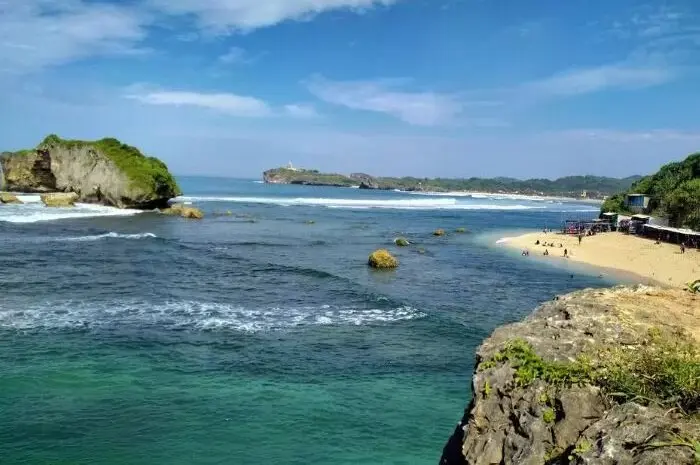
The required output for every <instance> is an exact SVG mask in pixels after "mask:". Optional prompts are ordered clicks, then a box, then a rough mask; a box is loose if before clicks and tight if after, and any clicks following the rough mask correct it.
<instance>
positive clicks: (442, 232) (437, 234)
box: [433, 229, 445, 237]
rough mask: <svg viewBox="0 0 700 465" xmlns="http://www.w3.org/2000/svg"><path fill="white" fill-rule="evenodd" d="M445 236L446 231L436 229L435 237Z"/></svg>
mask: <svg viewBox="0 0 700 465" xmlns="http://www.w3.org/2000/svg"><path fill="white" fill-rule="evenodd" d="M444 235H445V230H444V229H436V230H435V231H433V236H438V237H440V236H444Z"/></svg>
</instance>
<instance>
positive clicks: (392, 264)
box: [367, 249, 399, 269]
mask: <svg viewBox="0 0 700 465" xmlns="http://www.w3.org/2000/svg"><path fill="white" fill-rule="evenodd" d="M367 264H368V265H369V266H370V267H372V268H377V269H390V268H396V267H398V266H399V261H398V260H397V259H396V257H394V256H393V255H391V254H390V253H389V251H388V250H386V249H379V250H375V251H374V252H372V253H371V254H370V256H369V261H368V262H367Z"/></svg>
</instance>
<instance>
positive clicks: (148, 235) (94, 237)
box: [54, 232, 158, 242]
mask: <svg viewBox="0 0 700 465" xmlns="http://www.w3.org/2000/svg"><path fill="white" fill-rule="evenodd" d="M156 237H158V236H156V235H155V234H153V233H138V234H119V233H116V232H108V233H105V234H95V235H92V236H79V237H61V238H57V239H54V240H56V241H65V242H92V241H99V240H100V239H153V238H156Z"/></svg>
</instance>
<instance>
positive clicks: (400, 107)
mask: <svg viewBox="0 0 700 465" xmlns="http://www.w3.org/2000/svg"><path fill="white" fill-rule="evenodd" d="M402 84H404V81H403V80H376V81H331V80H329V79H326V78H324V77H323V76H314V77H312V78H311V79H310V80H308V81H307V82H306V85H307V88H308V89H309V91H310V92H311V93H312V94H313V95H315V96H316V97H318V98H319V99H321V100H323V101H325V102H328V103H331V104H334V105H340V106H344V107H347V108H351V109H354V110H365V111H372V112H377V113H384V114H387V115H390V116H393V117H395V118H398V119H400V120H402V121H404V122H406V123H409V124H413V125H416V126H438V125H441V124H447V123H451V122H454V121H455V119H456V118H457V117H458V116H459V115H460V114H461V113H462V112H463V110H464V108H465V103H464V102H462V101H461V99H460V98H459V97H457V96H454V95H449V94H440V93H435V92H410V91H406V90H401V85H402Z"/></svg>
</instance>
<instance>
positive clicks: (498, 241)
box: [496, 237, 514, 244]
mask: <svg viewBox="0 0 700 465" xmlns="http://www.w3.org/2000/svg"><path fill="white" fill-rule="evenodd" d="M513 239H514V238H513V237H502V238H500V239H498V240H497V241H496V244H505V243H506V242H510V241H512V240H513Z"/></svg>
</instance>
